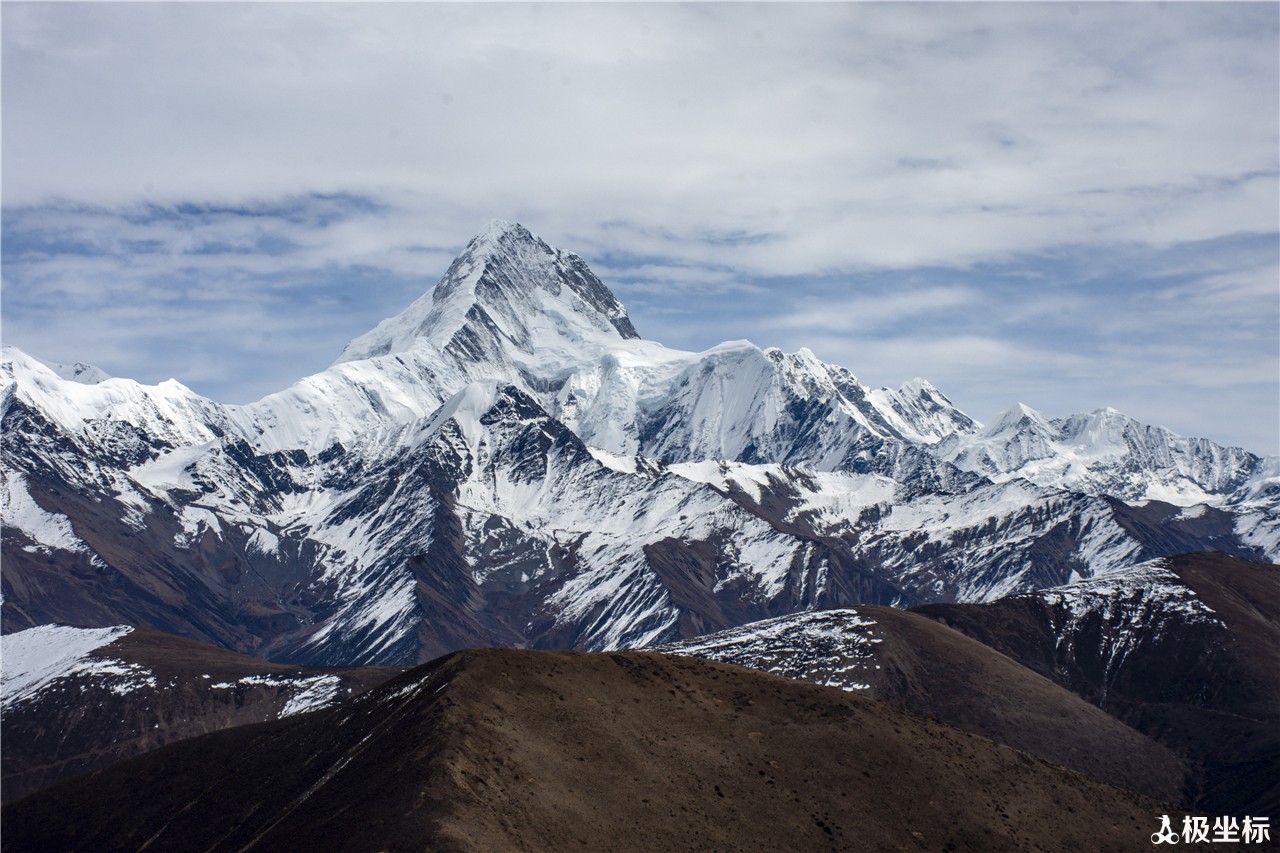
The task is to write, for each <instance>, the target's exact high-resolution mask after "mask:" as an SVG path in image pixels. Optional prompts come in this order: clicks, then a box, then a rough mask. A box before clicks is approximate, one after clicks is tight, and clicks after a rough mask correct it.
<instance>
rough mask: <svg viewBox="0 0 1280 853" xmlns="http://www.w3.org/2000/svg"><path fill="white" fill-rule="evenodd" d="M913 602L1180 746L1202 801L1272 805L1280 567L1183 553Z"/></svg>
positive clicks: (1270, 810)
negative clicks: (988, 596) (1002, 592)
mask: <svg viewBox="0 0 1280 853" xmlns="http://www.w3.org/2000/svg"><path fill="white" fill-rule="evenodd" d="M918 612H919V613H921V614H924V615H928V616H930V617H933V618H935V619H938V620H940V621H942V622H944V623H946V624H947V625H949V626H951V627H952V628H955V629H956V630H959V631H962V632H964V633H966V634H968V635H970V636H972V637H974V638H976V639H978V640H980V641H982V642H983V643H985V644H987V645H990V646H991V647H992V648H995V649H998V650H1000V651H1002V652H1004V653H1005V654H1007V655H1008V656H1009V657H1011V658H1013V659H1015V660H1017V661H1019V662H1021V663H1023V664H1025V665H1026V666H1027V667H1028V668H1030V669H1032V670H1035V671H1036V672H1039V673H1042V674H1044V675H1045V676H1046V677H1048V678H1050V679H1052V680H1054V681H1056V682H1057V683H1059V684H1061V685H1062V686H1064V687H1066V688H1067V689H1069V690H1072V691H1074V692H1075V693H1077V694H1079V695H1080V696H1081V697H1083V698H1085V699H1087V700H1088V701H1089V702H1092V703H1094V704H1096V705H1098V706H1099V707H1100V708H1102V709H1103V710H1105V711H1107V712H1108V713H1110V714H1111V715H1113V716H1114V717H1116V718H1118V719H1120V720H1123V721H1124V722H1126V723H1128V724H1129V725H1131V726H1133V727H1134V728H1135V729H1137V730H1138V731H1141V732H1144V733H1146V734H1148V735H1150V736H1151V737H1152V738H1154V739H1155V740H1157V741H1159V742H1161V743H1163V744H1165V745H1167V746H1169V747H1170V748H1172V749H1173V750H1175V751H1176V752H1178V753H1179V754H1180V755H1182V756H1184V757H1185V759H1186V760H1187V762H1188V764H1189V765H1190V766H1191V769H1192V777H1191V779H1190V785H1189V790H1188V799H1189V801H1190V802H1192V803H1194V804H1195V805H1196V806H1197V807H1198V808H1203V809H1205V810H1208V811H1214V812H1218V813H1225V814H1244V813H1253V814H1272V815H1275V814H1280V567H1277V566H1275V565H1271V564H1267V563H1255V562H1250V561H1248V560H1241V559H1238V558H1236V557H1231V556H1228V555H1225V554H1186V555H1183V556H1179V557H1174V558H1171V559H1168V560H1157V561H1154V562H1152V563H1148V564H1144V565H1141V566H1136V567H1134V568H1132V569H1130V570H1129V571H1126V572H1122V573H1118V574H1115V575H1111V576H1107V577H1101V578H1093V579H1090V580H1086V581H1081V582H1079V583H1075V584H1070V585H1068V586H1064V587H1059V588H1056V589H1046V590H1039V591H1037V592H1032V593H1025V594H1022V595H1016V596H1011V597H1009V598H1006V599H1003V600H1001V601H996V602H992V603H989V604H945V605H944V604H938V605H929V606H926V607H921V608H919V610H918Z"/></svg>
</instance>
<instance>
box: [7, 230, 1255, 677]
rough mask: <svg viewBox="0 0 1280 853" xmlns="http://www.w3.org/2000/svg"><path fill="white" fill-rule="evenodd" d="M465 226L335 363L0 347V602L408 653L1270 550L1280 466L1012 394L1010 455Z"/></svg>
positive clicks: (633, 641) (1005, 441)
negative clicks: (242, 386) (147, 380)
mask: <svg viewBox="0 0 1280 853" xmlns="http://www.w3.org/2000/svg"><path fill="white" fill-rule="evenodd" d="M468 246H469V248H468V249H467V250H464V252H463V253H462V254H461V255H460V256H459V258H458V259H457V260H456V261H455V262H454V264H453V265H451V267H450V270H449V271H448V272H446V274H445V275H444V277H442V279H441V281H440V283H439V284H437V285H436V287H435V288H433V289H431V290H429V291H428V292H427V293H426V294H424V296H423V297H422V298H420V299H419V300H418V301H416V302H415V303H414V304H413V305H411V306H410V307H409V308H408V309H406V312H403V313H402V314H401V315H399V317H400V319H399V320H397V318H392V319H391V320H388V321H384V324H380V325H379V327H378V328H376V329H374V330H372V331H371V332H370V333H369V335H366V336H362V338H357V339H356V341H357V342H360V341H363V343H359V344H358V345H357V346H355V348H354V349H352V348H350V347H349V348H348V352H347V354H346V356H344V357H340V359H339V361H338V362H337V363H335V365H334V366H333V367H331V368H329V369H328V370H326V371H323V372H321V373H319V374H316V375H314V376H311V377H307V378H305V379H303V380H301V381H299V382H298V383H296V384H295V385H294V386H292V387H291V388H289V389H286V390H284V391H281V392H278V393H276V394H273V395H268V396H267V397H264V398H263V399H262V400H259V401H257V402H256V403H251V404H247V405H243V406H231V405H223V404H218V403H214V402H213V401H209V400H205V399H204V398H202V397H200V396H199V395H196V394H194V393H193V392H191V391H190V390H189V389H187V388H185V387H184V386H182V385H181V384H180V383H177V382H174V381H170V382H166V383H162V384H161V385H158V386H142V385H139V384H138V383H135V382H132V381H131V380H124V379H107V380H104V381H102V382H100V383H98V384H95V385H85V384H80V383H76V382H73V381H69V380H64V379H62V378H60V377H59V376H58V375H57V374H56V373H55V372H54V371H53V370H51V369H50V368H48V367H46V366H45V365H43V364H41V363H38V362H36V361H35V360H34V359H32V358H30V357H28V356H26V355H25V354H22V353H20V352H19V351H16V350H12V349H6V350H5V351H4V356H3V359H2V360H0V377H3V381H4V385H3V403H2V407H0V419H2V422H3V427H4V434H3V436H0V460H2V462H3V464H2V465H0V476H3V478H4V488H3V489H0V497H3V499H4V501H5V512H6V519H7V521H10V523H9V524H7V525H6V528H5V530H4V535H3V546H4V559H5V565H6V571H5V573H4V575H3V577H2V580H3V584H4V603H3V615H4V629H5V630H6V631H10V630H18V629H21V628H24V627H31V626H34V625H38V624H43V623H45V622H51V621H67V622H72V623H78V624H86V625H115V624H121V623H126V624H139V625H146V626H151V627H155V628H158V629H162V630H168V631H173V632H176V633H179V634H183V635H185V636H190V637H192V638H194V639H198V640H202V641H206V642H213V643H217V644H220V645H223V646H225V647H227V648H230V649H233V650H236V651H240V652H247V653H254V654H263V655H269V656H276V657H279V658H280V659H282V660H289V661H294V662H298V663H304V662H309V663H333V664H336V663H344V662H345V663H374V662H381V663H397V664H407V663H415V662H419V661H421V660H424V659H427V658H428V657H432V656H435V655H437V654H440V653H443V652H446V651H449V650H450V649H451V648H456V647H457V644H464V645H474V644H481V645H486V644H491V643H499V644H504V645H527V646H535V647H536V646H543V647H545V646H570V647H576V648H584V649H603V648H615V647H621V646H627V645H644V644H650V643H653V642H659V641H663V640H675V639H680V638H682V637H687V636H691V634H690V633H689V632H695V631H700V630H703V629H707V630H709V629H711V628H721V627H728V626H729V625H730V624H731V623H733V622H734V621H736V620H751V619H759V618H766V617H768V616H777V615H783V614H785V613H788V612H793V611H795V610H800V609H808V608H815V607H819V608H821V607H839V606H846V605H852V604H897V605H903V606H910V605H915V604H923V603H927V602H930V601H944V602H945V601H954V600H961V601H984V600H990V599H992V598H994V597H999V596H1001V595H1004V594H1007V593H1010V592H1018V591H1025V590H1029V589H1035V588H1038V587H1041V586H1054V585H1058V584H1061V583H1065V582H1067V581H1068V580H1070V579H1073V578H1079V577H1088V576H1090V575H1093V574H1097V573H1104V572H1107V571H1110V570H1112V569H1117V568H1123V567H1124V566H1126V565H1128V564H1131V563H1133V562H1140V561H1142V560H1145V559H1151V558H1154V557H1160V556H1168V555H1169V554H1172V553H1178V552H1181V551H1186V550H1195V549H1198V548H1205V549H1209V548H1212V549H1215V550H1222V551H1226V552H1230V553H1236V554H1238V555H1240V556H1245V557H1251V558H1255V559H1277V558H1278V557H1280V460H1277V459H1272V458H1269V457H1268V458H1262V457H1257V456H1254V455H1252V454H1247V453H1245V452H1244V451H1240V452H1239V453H1232V452H1227V451H1226V450H1224V449H1222V448H1219V447H1218V446H1217V445H1213V444H1212V443H1211V442H1197V441H1193V440H1186V441H1182V442H1181V443H1178V442H1176V441H1173V439H1171V438H1170V436H1171V434H1169V433H1167V431H1161V430H1159V429H1158V428H1145V427H1142V425H1136V426H1135V424H1136V422H1132V421H1131V420H1129V419H1121V418H1120V417H1119V416H1118V415H1117V416H1112V415H1107V416H1106V418H1104V420H1106V421H1107V423H1105V424H1104V423H1099V424H1098V427H1099V428H1098V429H1093V428H1092V427H1090V425H1089V424H1090V423H1092V422H1090V421H1087V419H1085V420H1078V421H1071V420H1070V419H1068V421H1067V422H1065V423H1067V424H1068V425H1069V429H1068V427H1055V426H1053V424H1054V423H1056V422H1053V421H1051V420H1050V419H1047V418H1043V417H1040V418H1039V420H1035V419H1030V420H1028V423H1031V421H1032V420H1035V422H1036V423H1037V424H1040V425H1039V426H1037V427H1036V429H1037V430H1040V431H1042V432H1043V431H1044V430H1050V432H1051V433H1052V431H1053V430H1058V431H1059V433H1053V434H1047V437H1046V436H1041V439H1043V440H1039V439H1038V441H1039V444H1036V447H1037V448H1040V449H1038V450H1036V453H1023V454H1021V455H1019V454H1016V453H1010V452H1009V451H1008V448H1009V447H1011V446H1012V447H1015V448H1016V447H1022V446H1024V445H1025V446H1030V444H1029V443H1028V442H1029V441H1030V440H1029V439H1028V440H1027V441H1023V439H1022V437H1021V436H1022V432H1021V430H1022V427H1021V426H1018V423H1014V424H1006V425H1005V426H1007V427H1010V430H1006V431H1004V432H1002V431H1001V430H994V431H990V430H989V431H988V432H987V433H982V432H980V427H979V425H978V424H977V422H976V421H973V420H972V419H971V418H969V417H968V416H967V415H965V414H964V413H963V412H960V411H959V410H958V409H956V408H955V407H954V406H953V405H951V404H950V402H949V401H948V400H947V399H946V397H945V396H944V395H942V393H941V392H940V391H938V390H937V389H936V388H933V386H931V385H929V384H928V383H927V382H924V381H922V380H920V381H915V380H913V381H912V382H909V383H906V384H904V386H903V387H902V388H901V389H898V391H893V392H890V391H888V390H887V389H878V390H874V389H869V388H866V387H865V386H863V385H861V384H860V383H859V382H858V380H857V378H856V377H855V376H854V375H853V374H852V373H851V372H850V371H848V370H846V369H844V368H841V367H837V366H833V365H828V364H824V363H823V362H821V361H819V360H818V359H817V358H815V357H814V356H813V354H812V353H811V352H809V351H807V350H804V349H801V350H800V351H798V352H797V353H791V354H787V353H783V352H781V351H780V350H777V349H761V348H759V347H757V346H755V345H754V344H750V343H749V342H729V343H726V344H722V345H720V346H717V347H713V348H711V349H709V350H706V351H704V352H702V353H687V352H681V351H677V350H670V349H668V348H666V347H663V346H662V345H661V344H658V343H655V342H652V341H646V340H643V339H640V338H638V337H632V336H631V335H633V334H634V329H632V328H631V327H630V322H629V320H626V313H625V308H623V307H622V306H621V304H620V303H618V302H617V300H616V299H615V298H614V297H613V295H612V294H611V293H609V291H608V289H607V287H605V285H604V284H603V283H601V282H600V281H599V279H598V278H596V277H595V276H594V274H592V273H590V270H589V269H588V268H587V267H586V265H585V262H583V261H582V260H581V258H579V257H578V256H576V255H572V254H571V253H567V252H563V251H561V250H558V249H553V248H552V247H550V246H548V245H547V244H546V243H544V242H543V241H541V240H539V239H538V238H536V237H534V236H533V235H532V234H530V233H529V232H528V231H527V230H526V229H524V228H523V227H521V226H518V225H515V224H514V223H506V224H497V225H494V226H493V227H491V228H490V229H488V230H486V232H484V233H482V234H481V235H479V236H478V237H477V238H476V239H475V240H473V241H471V243H470V244H468ZM415 306H416V307H415ZM437 309H438V310H437ZM473 309H475V310H473ZM433 312H434V313H433ZM419 332H422V333H423V334H425V335H426V337H423V336H422V335H419V334H418V333H419ZM384 344H385V352H382V354H371V353H373V352H375V351H382V350H383V349H384V346H383V345H384ZM361 354H364V355H368V357H364V358H357V357H356V356H357V355H361ZM1019 411H1021V412H1022V413H1023V414H1025V413H1026V411H1029V410H1025V411H1024V410H1019ZM1028 417H1029V416H1028ZM1102 427H1106V428H1105V429H1103V428H1102ZM1063 429H1067V432H1066V433H1062V432H1061V430H1063ZM1091 430H1092V432H1091ZM1095 433H1096V435H1097V436H1099V442H1101V443H1098V444H1096V445H1094V447H1095V449H1098V448H1100V450H1098V452H1095V453H1092V455H1089V454H1088V453H1086V454H1084V456H1081V452H1080V451H1079V448H1075V447H1074V445H1072V446H1070V447H1067V448H1066V449H1063V445H1064V441H1065V439H1063V437H1062V436H1063V435H1068V434H1069V435H1070V436H1076V437H1079V436H1085V437H1088V436H1089V435H1092V434H1095ZM975 436H977V438H975ZM982 442H986V444H985V445H983V444H981V443H982ZM980 445H981V447H982V448H983V452H984V453H986V456H981V455H980V454H979V453H978V452H977V450H975V449H974V448H978V447H979V446H980ZM966 448H968V450H966ZM1086 449H1087V448H1086ZM1042 450H1043V451H1044V452H1043V453H1042V452H1041V451H1042ZM970 451H972V452H970ZM1068 451H1070V453H1068ZM1103 451H1105V452H1103ZM1044 453H1048V454H1049V455H1048V456H1045V455H1044ZM1071 453H1074V454H1075V455H1074V456H1072V455H1071ZM1085 456H1087V457H1088V460H1089V461H1090V464H1092V465H1093V467H1092V468H1089V467H1088V466H1085V468H1086V469H1087V470H1086V471H1085V473H1087V474H1088V475H1089V476H1087V477H1086V476H1080V477H1076V478H1074V479H1072V478H1070V477H1064V476H1063V475H1062V471H1064V470H1066V471H1074V470H1075V469H1073V468H1072V467H1071V466H1072V464H1075V463H1076V462H1078V461H1079V459H1081V458H1084V457H1085ZM1033 457H1034V458H1033ZM983 459H987V460H994V461H992V462H991V465H987V464H986V463H985V462H983V461H982V460H983ZM1046 459H1048V460H1050V461H1053V460H1059V461H1062V460H1065V461H1062V464H1061V465H1059V466H1058V467H1056V468H1055V467H1053V466H1052V465H1048V464H1042V463H1044V460H1046ZM999 460H1003V462H1002V466H999V465H995V461H999ZM1028 464H1039V465H1040V469H1039V470H1040V473H1041V474H1043V476H1042V477H1039V478H1037V477H1036V476H1032V474H1034V472H1031V471H1029V470H1028V467H1027V466H1028ZM984 466H985V467H984ZM986 468H992V470H986ZM713 469H714V470H713ZM970 469H974V470H970ZM717 472H718V473H717ZM1170 478H1173V479H1172V480H1171V479H1170ZM1179 478H1180V479H1179ZM1273 481H1274V482H1273ZM1170 483H1173V484H1174V485H1176V484H1178V483H1184V484H1186V483H1190V484H1192V485H1194V489H1192V488H1191V487H1190V486H1188V487H1186V488H1184V489H1183V490H1182V491H1178V490H1177V489H1173V488H1172V487H1171V486H1169V484H1170ZM1161 489H1164V490H1165V491H1166V492H1168V493H1167V494H1166V493H1165V492H1161V491H1160V490H1161ZM1152 490H1156V491H1157V492H1159V493H1160V495H1162V496H1163V497H1165V498H1168V499H1169V500H1174V501H1182V502H1184V503H1187V502H1190V503H1192V504H1193V505H1192V507H1191V509H1187V510H1180V509H1179V508H1178V507H1177V506H1175V505H1174V504H1170V503H1167V502H1165V501H1162V500H1152V499H1151V498H1150V496H1149V493H1150V492H1151V491H1152ZM1195 501H1200V503H1195ZM535 504H537V506H535ZM538 507H541V509H539V508H538Z"/></svg>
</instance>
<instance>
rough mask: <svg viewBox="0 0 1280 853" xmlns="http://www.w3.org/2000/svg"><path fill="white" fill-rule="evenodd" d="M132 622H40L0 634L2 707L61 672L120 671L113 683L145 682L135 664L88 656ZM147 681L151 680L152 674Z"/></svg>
mask: <svg viewBox="0 0 1280 853" xmlns="http://www.w3.org/2000/svg"><path fill="white" fill-rule="evenodd" d="M132 630H133V628H131V627H129V626H127V625H119V626H116V627H113V628H71V627H67V626H64V625H39V626H37V627H35V628H28V629H26V630H25V631H18V632H16V633H13V634H5V635H4V636H3V637H0V659H3V665H2V667H0V668H2V671H3V681H2V682H0V707H5V708H9V707H12V706H13V705H15V704H17V703H19V702H23V701H26V700H28V699H31V698H33V697H35V696H37V695H39V693H40V692H41V691H42V690H44V688H45V687H47V686H49V685H50V684H52V683H53V682H55V681H57V680H58V679H60V678H66V677H68V676H72V675H100V676H119V677H120V678H119V680H117V681H116V682H115V683H114V685H113V689H121V690H127V689H130V688H131V687H138V686H143V684H145V683H146V682H147V679H149V678H150V674H149V673H147V672H146V671H145V670H141V669H140V668H138V667H137V665H136V664H125V663H122V662H120V661H113V660H104V659H100V658H93V657H90V655H91V653H92V652H94V651H96V650H98V649H100V648H102V647H103V646H106V645H109V644H110V643H113V642H115V641H116V640H118V639H120V638H121V637H123V636H125V635H127V634H129V633H130V632H131V631H132ZM150 684H151V686H154V685H155V681H154V679H153V678H150Z"/></svg>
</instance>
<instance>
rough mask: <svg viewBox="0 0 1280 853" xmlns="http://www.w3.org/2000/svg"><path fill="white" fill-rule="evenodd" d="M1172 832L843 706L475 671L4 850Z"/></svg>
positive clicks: (1140, 814) (1026, 761) (1105, 842)
mask: <svg viewBox="0 0 1280 853" xmlns="http://www.w3.org/2000/svg"><path fill="white" fill-rule="evenodd" d="M1166 810H1167V807H1165V806H1162V805H1160V804H1158V803H1156V802H1154V801H1151V800H1146V799H1144V798H1142V797H1139V796H1137V795H1133V794H1128V793H1125V792H1121V791H1119V790H1117V789H1114V788H1110V787H1107V786H1104V785H1101V784H1098V783H1096V782H1093V781H1091V780H1089V779H1087V778H1085V777H1083V776H1081V775H1079V774H1076V773H1073V772H1071V771H1067V770H1064V769H1062V768H1059V767H1056V766H1054V765H1051V764H1048V763H1047V762H1044V761H1042V760H1040V759H1036V758H1033V757H1031V756H1028V755H1026V754H1024V753H1020V752H1016V751H1013V750H1010V749H1008V748H1005V747H1001V746H997V745H995V744H992V743H991V742H989V741H986V740H984V739H981V738H978V737H975V736H972V735H969V734H966V733H963V732H959V731H956V730H954V729H951V728H948V727H946V726H942V725H939V724H937V723H934V722H931V721H928V720H925V719H922V718H920V717H916V716H914V715H911V714H908V713H906V712H903V711H899V710H897V709H894V708H892V707H890V706H888V705H885V704H883V703H881V702H877V701H874V700H869V699H865V698H862V697H858V696H853V695H849V694H846V693H843V692H840V691H837V690H832V689H828V688H823V687H818V686H815V685H810V684H804V683H799V682H792V681H788V680H786V679H781V678H777V677H775V676H771V675H767V674H763V673H757V672H752V671H749V670H743V669H740V668H737V667H731V666H727V665H723V664H717V663H712V662H707V661H701V660H695V659H688V658H677V657H669V656H664V655H657V654H651V653H618V654H608V655H588V654H581V653H572V652H531V651H511V650H483V651H469V652H461V653H457V654H454V655H451V656H449V657H447V658H443V659H441V660H439V661H436V662H434V663H432V664H428V665H426V666H424V667H420V668H418V669H415V670H413V671H412V672H411V673H407V674H406V675H404V676H402V677H400V678H398V679H396V680H394V681H392V682H389V683H388V684H386V685H384V686H383V687H380V688H377V689H375V690H372V691H370V692H368V693H366V694H364V695H362V696H360V697H357V698H356V699H354V700H351V701H350V702H348V703H346V704H344V705H343V706H340V707H337V708H333V709H329V710H324V711H319V712H316V713H314V714H308V715H303V716H301V717H297V718H294V719H291V720H286V721H281V722H277V723H268V724H262V725H256V726H248V727H242V728H239V729H233V730H230V731H226V732H220V733H217V734H214V735H209V736H206V737H203V738H197V739H194V740H190V741H185V742H183V743H181V744H177V745H175V746H172V747H168V748H166V749H163V750H159V751H157V752H154V753H151V754H150V755H147V756H143V757H142V758H139V759H135V760H133V761H130V762H126V763H124V764H122V765H118V766H117V767H115V768H112V769H110V770H107V771H102V772H99V773H95V774H92V775H91V776H88V777H85V778H82V779H78V780H73V781H72V782H69V783H66V784H64V785H61V786H59V787H57V788H54V789H51V790H50V791H47V792H44V793H43V794H40V795H37V796H35V797H31V798H28V799H27V800H24V801H22V802H19V803H16V804H14V805H12V806H10V807H8V808H7V809H6V810H5V813H4V819H5V834H4V849H5V850H15V851H16V850H29V849H61V850H94V851H108V850H125V849H128V850H135V849H139V848H140V847H142V846H143V845H144V844H148V843H149V844H150V846H151V847H152V848H154V849H164V850H178V851H181V850H207V849H211V848H216V849H230V850H279V849H296V850H410V849H414V850H421V849H424V848H427V849H432V850H458V851H470V850H476V851H481V850H486V851H488V850H564V849H586V850H598V851H605V850H706V849H734V850H779V849H790V850H796V849H812V850H829V849H848V850H861V849H897V848H902V849H932V850H940V849H948V850H983V851H989V850H1015V849H1112V850H1114V849H1137V848H1138V847H1139V846H1145V845H1147V844H1149V837H1150V833H1151V832H1152V831H1153V829H1154V828H1155V827H1156V819H1155V817H1154V815H1157V814H1159V813H1162V812H1164V811H1166Z"/></svg>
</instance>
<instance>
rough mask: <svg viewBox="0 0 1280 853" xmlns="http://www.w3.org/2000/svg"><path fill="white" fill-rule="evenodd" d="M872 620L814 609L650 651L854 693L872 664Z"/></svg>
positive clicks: (865, 683)
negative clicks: (762, 672)
mask: <svg viewBox="0 0 1280 853" xmlns="http://www.w3.org/2000/svg"><path fill="white" fill-rule="evenodd" d="M880 642H881V638H880V637H878V636H876V623H875V621H874V620H872V619H870V618H869V617H867V616H865V615H863V614H862V613H860V612H859V611H858V610H857V609H856V608H845V609H840V610H815V611H809V612H804V613H796V614H792V615H790V616H782V617H778V618H776V619H767V620H764V621H762V622H752V623H750V624H748V625H743V626H742V627H740V628H730V629H728V630H725V631H719V632H717V633H714V634H708V635H706V636H703V637H698V638H696V639H693V640H685V641H683V642H679V643H671V644H668V645H665V646H656V647H654V650H655V651H662V652H667V653H669V654H678V655H688V656H690V657H700V658H706V659H709V660H716V661H721V662H722V663H732V664H736V665H738V666H746V667H750V668H752V669H759V670H763V671H765V672H773V673H777V674H778V675H783V676H786V677H788V678H801V679H804V680H806V681H813V682H816V683H818V684H822V685H825V686H827V687H838V688H840V689H842V690H846V691H850V692H854V691H863V690H868V689H870V684H869V683H868V681H867V678H868V677H869V675H870V673H871V672H872V671H873V670H876V669H879V668H880V667H879V666H878V665H877V663H876V661H877V659H878V658H877V656H876V646H877V645H878V644H879V643H880Z"/></svg>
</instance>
